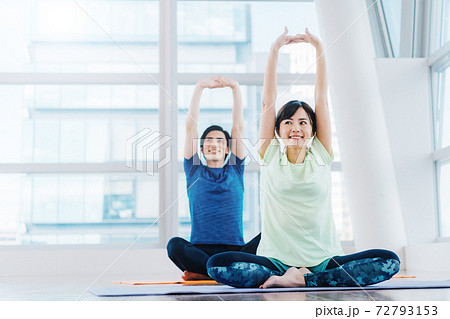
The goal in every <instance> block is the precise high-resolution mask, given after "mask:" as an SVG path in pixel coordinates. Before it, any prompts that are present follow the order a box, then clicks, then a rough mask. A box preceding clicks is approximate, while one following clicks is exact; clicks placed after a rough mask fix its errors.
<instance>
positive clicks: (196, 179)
mask: <svg viewBox="0 0 450 319" xmlns="http://www.w3.org/2000/svg"><path fill="white" fill-rule="evenodd" d="M243 162H244V160H241V159H239V158H238V157H237V156H236V155H234V154H231V156H230V159H229V161H228V162H227V163H226V164H225V165H224V166H223V167H219V168H211V167H208V166H205V165H203V164H202V163H201V161H200V158H199V156H198V154H197V153H196V154H194V156H192V157H191V158H190V159H186V158H185V159H184V172H185V174H186V182H187V188H188V192H187V195H188V198H189V211H190V214H191V224H192V229H191V243H192V244H223V245H244V238H243V235H242V210H243V198H244V178H243V175H244V165H243Z"/></svg>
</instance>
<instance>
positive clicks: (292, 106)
mask: <svg viewBox="0 0 450 319" xmlns="http://www.w3.org/2000/svg"><path fill="white" fill-rule="evenodd" d="M299 108H302V109H304V110H305V112H306V114H308V117H309V121H310V122H311V126H312V131H313V134H314V133H316V130H317V125H316V113H314V111H313V109H312V108H311V106H309V105H308V103H306V102H302V101H298V100H293V101H289V102H287V103H286V104H285V105H283V107H282V108H281V109H280V110H279V111H278V114H277V119H276V121H275V130H276V131H277V133H278V134H279V133H280V124H281V122H283V121H284V120H286V119H289V118H291V117H292V116H293V115H294V114H295V112H297V110H298V109H299Z"/></svg>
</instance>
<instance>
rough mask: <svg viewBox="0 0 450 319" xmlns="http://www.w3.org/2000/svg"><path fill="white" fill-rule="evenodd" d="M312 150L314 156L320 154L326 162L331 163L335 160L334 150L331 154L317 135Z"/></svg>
mask: <svg viewBox="0 0 450 319" xmlns="http://www.w3.org/2000/svg"><path fill="white" fill-rule="evenodd" d="M311 152H312V153H313V155H314V156H320V157H321V158H322V159H323V161H324V162H325V164H328V165H331V163H332V162H333V160H334V152H333V151H332V152H331V155H330V153H328V151H327V149H326V148H325V146H323V144H322V142H320V140H319V139H318V138H317V136H316V137H314V140H313V142H312V144H311Z"/></svg>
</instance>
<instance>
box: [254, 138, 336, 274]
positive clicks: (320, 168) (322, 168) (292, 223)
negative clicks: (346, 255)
mask: <svg viewBox="0 0 450 319" xmlns="http://www.w3.org/2000/svg"><path fill="white" fill-rule="evenodd" d="M332 161H333V156H331V157H330V155H329V154H328V152H327V150H326V149H325V148H324V147H323V145H322V144H321V143H320V141H319V140H318V139H317V138H315V139H314V140H313V143H312V146H311V149H310V150H309V151H308V152H307V155H306V157H305V160H304V162H303V164H300V165H299V164H297V165H295V164H292V163H290V162H289V161H288V159H287V155H286V153H285V152H284V150H283V147H282V145H280V142H279V141H278V139H277V138H276V137H274V138H273V139H272V141H271V143H270V145H269V146H268V148H267V150H266V152H265V154H264V158H263V159H262V163H261V178H260V186H261V190H260V207H261V220H262V230H261V242H260V243H259V246H258V250H257V255H260V256H265V257H269V258H275V259H278V260H279V261H281V262H282V263H284V264H285V265H289V266H295V267H314V266H317V265H319V264H320V263H322V262H323V261H325V260H326V259H328V258H330V257H333V256H336V255H343V251H342V247H341V243H340V240H339V238H338V237H337V234H336V227H335V224H334V219H333V213H332V209H331V163H332Z"/></svg>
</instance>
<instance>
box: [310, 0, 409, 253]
mask: <svg viewBox="0 0 450 319" xmlns="http://www.w3.org/2000/svg"><path fill="white" fill-rule="evenodd" d="M316 7H317V14H318V19H319V25H320V29H321V30H320V31H321V35H322V37H323V41H324V44H325V49H326V50H327V53H326V56H327V62H328V71H329V82H330V90H331V98H332V101H333V108H334V114H335V117H336V128H337V132H338V135H339V146H340V149H341V156H342V167H343V173H344V180H345V184H346V187H347V192H348V197H349V208H350V213H351V217H352V222H353V232H354V241H355V246H356V249H357V250H362V249H369V248H385V249H391V250H394V251H396V252H397V253H401V252H402V248H403V247H404V246H406V242H407V241H406V235H405V229H404V222H403V217H402V211H401V206H400V200H399V193H398V189H397V183H396V179H395V171H394V165H393V161H392V156H391V151H390V140H389V136H388V131H387V126H386V121H385V114H384V112H383V105H382V102H381V97H380V93H379V87H378V78H377V70H376V65H375V57H376V56H375V49H374V45H373V40H372V34H371V30H370V24H369V17H368V14H367V12H366V11H367V5H366V1H365V0H334V1H329V0H316ZM365 12H366V13H365ZM361 14H363V15H362V16H361ZM357 19H358V20H357ZM356 20H357V22H356V23H355V24H354V25H353V26H352V27H351V28H350V29H348V28H349V27H350V26H351V25H352V24H353V23H354V22H355V21H356ZM347 29H348V30H347ZM335 41H336V42H335ZM334 42H335V43H334ZM333 43H334V44H333Z"/></svg>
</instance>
